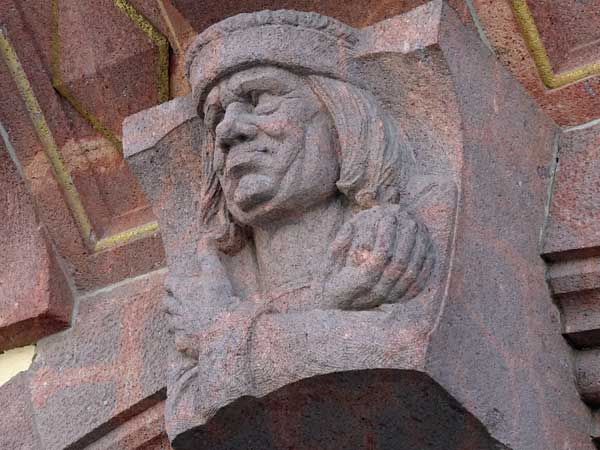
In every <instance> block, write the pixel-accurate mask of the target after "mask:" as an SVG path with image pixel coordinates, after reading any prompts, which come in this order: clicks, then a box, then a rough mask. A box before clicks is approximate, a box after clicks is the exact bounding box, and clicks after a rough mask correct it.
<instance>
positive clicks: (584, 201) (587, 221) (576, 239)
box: [544, 124, 600, 260]
mask: <svg viewBox="0 0 600 450" xmlns="http://www.w3.org/2000/svg"><path fill="white" fill-rule="evenodd" d="M599 183H600V124H596V125H593V126H590V127H587V128H584V129H575V130H573V131H568V132H565V133H563V134H562V136H561V139H560V143H559V153H558V167H557V171H556V176H555V181H554V188H553V193H552V203H551V205H550V211H549V215H548V225H547V227H546V232H545V233H546V235H545V242H544V254H545V256H546V257H548V258H550V259H552V260H556V259H565V258H573V257H578V258H581V257H586V256H597V255H599V254H600V196H599V195H598V193H599V190H598V186H599Z"/></svg>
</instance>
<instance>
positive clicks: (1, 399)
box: [0, 373, 44, 450]
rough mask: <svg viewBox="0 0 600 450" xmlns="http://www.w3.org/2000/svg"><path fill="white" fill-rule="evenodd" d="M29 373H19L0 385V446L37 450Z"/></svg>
mask: <svg viewBox="0 0 600 450" xmlns="http://www.w3.org/2000/svg"><path fill="white" fill-rule="evenodd" d="M29 378H30V377H29V374H28V373H21V374H19V375H17V376H16V377H14V378H13V379H12V380H10V381H9V382H8V383H6V384H4V385H2V386H0V411H2V414H0V448H2V449H7V450H8V449H10V450H39V449H41V448H44V447H43V445H42V442H41V440H40V437H39V435H38V432H37V429H36V426H35V421H34V419H33V414H32V413H33V409H32V405H31V394H30V388H29Z"/></svg>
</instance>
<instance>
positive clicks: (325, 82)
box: [187, 11, 414, 253]
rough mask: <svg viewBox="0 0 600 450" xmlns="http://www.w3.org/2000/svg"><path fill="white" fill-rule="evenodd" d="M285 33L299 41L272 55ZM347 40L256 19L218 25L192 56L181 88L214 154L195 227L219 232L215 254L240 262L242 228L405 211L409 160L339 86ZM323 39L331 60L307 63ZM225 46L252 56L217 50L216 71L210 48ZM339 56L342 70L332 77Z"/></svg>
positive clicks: (297, 22)
mask: <svg viewBox="0 0 600 450" xmlns="http://www.w3.org/2000/svg"><path fill="white" fill-rule="evenodd" d="M283 31H286V32H289V33H291V35H297V36H296V38H297V39H290V37H289V36H288V37H286V40H285V45H281V46H276V47H274V45H276V44H277V41H276V40H273V36H272V33H281V32H283ZM270 33H271V34H270ZM263 34H265V36H263ZM353 34H354V30H353V29H351V28H349V27H346V26H345V25H343V24H341V23H339V22H337V21H335V20H334V19H331V18H326V17H323V16H320V15H318V14H313V13H301V12H291V11H275V12H271V11H264V12H261V13H257V14H247V15H240V16H236V17H235V18H234V19H229V20H226V21H224V22H221V23H220V24H218V25H216V26H215V27H213V28H211V29H210V30H208V31H207V32H205V33H203V34H202V35H200V36H199V37H198V38H197V39H196V41H195V42H194V43H193V44H192V45H191V47H190V50H189V51H188V66H187V68H188V77H189V79H190V81H191V83H192V87H193V95H194V98H195V99H196V101H197V102H198V104H197V107H198V112H199V115H200V116H201V117H202V118H203V119H204V123H205V126H206V130H208V132H209V133H210V135H211V138H210V139H209V142H210V144H212V145H210V144H209V148H207V149H206V153H205V157H206V163H205V169H206V172H205V173H204V174H203V179H204V180H205V184H204V185H205V188H206V189H205V190H204V193H203V196H202V197H203V198H202V201H201V204H202V206H203V208H202V213H203V220H204V221H205V223H206V224H207V225H212V226H213V227H214V226H217V228H218V229H217V230H215V228H213V229H212V231H213V232H215V231H216V233H217V235H218V237H219V239H218V242H219V245H220V248H221V250H223V251H225V252H227V253H234V252H235V251H237V250H239V247H240V244H243V237H242V235H243V233H241V230H240V227H244V226H249V227H252V226H259V225H261V224H265V223H269V222H273V221H278V220H282V219H283V220H286V219H288V218H290V217H294V216H296V217H297V216H298V215H301V214H302V212H303V211H304V210H306V209H310V208H312V207H314V206H315V205H316V204H319V203H322V202H327V201H330V200H331V198H332V197H335V196H337V195H342V196H343V197H344V201H345V202H346V203H347V205H348V206H349V207H350V208H352V209H354V210H360V209H366V208H370V207H373V206H376V205H380V204H386V203H388V204H390V203H391V204H397V203H399V202H400V200H401V199H402V196H403V191H404V189H405V187H406V184H407V181H408V173H409V171H410V165H411V164H413V163H414V157H413V155H412V151H411V149H410V147H409V145H408V143H407V141H406V139H405V136H404V135H403V133H402V131H401V130H400V127H399V125H398V123H397V122H395V121H394V120H393V119H392V118H391V117H390V116H389V115H388V114H387V113H386V112H385V111H384V110H383V109H382V108H381V107H380V105H379V103H378V101H377V100H376V99H375V98H374V96H373V95H372V94H371V93H370V92H368V91H367V90H365V89H362V88H361V87H359V86H357V85H355V84H353V83H351V82H349V81H346V80H344V78H348V76H345V75H344V73H343V72H344V66H347V65H348V64H347V63H346V62H345V57H344V56H343V53H344V52H347V53H348V55H349V54H350V53H351V49H350V46H351V45H353V43H354V42H355V41H356V37H355V36H353ZM267 36H268V38H267ZM263 38H264V39H263ZM323 38H325V39H326V40H327V41H329V42H328V44H330V45H329V46H328V51H327V52H317V53H315V52H314V49H313V50H312V52H311V54H310V55H308V54H307V51H308V49H307V47H306V43H307V42H311V41H313V42H320V40H323ZM232 41H233V42H234V43H239V45H240V46H242V47H243V46H247V45H253V44H256V45H257V47H258V49H256V50H253V51H252V52H243V53H240V52H239V51H238V52H235V53H229V52H228V51H227V52H226V51H224V50H223V51H222V53H221V50H220V51H219V53H218V54H217V55H218V56H217V58H216V61H215V59H214V56H215V55H214V48H215V46H218V45H219V44H220V43H223V44H224V45H225V46H226V47H227V48H229V46H233V45H235V44H232ZM265 47H267V48H265ZM336 49H338V50H339V53H338V54H337V57H338V58H339V66H337V67H329V66H331V60H330V58H331V57H332V56H333V55H332V54H331V52H332V50H336ZM336 53H337V52H336ZM206 54H210V55H211V59H212V61H213V63H209V64H206V61H207V59H205V57H204V55H206ZM221 55H222V59H219V56H221ZM286 61H287V62H289V63H288V64H286ZM282 66H284V67H285V68H284V67H282ZM217 224H218V225H217Z"/></svg>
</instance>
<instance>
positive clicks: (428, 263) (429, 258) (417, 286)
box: [402, 242, 435, 301]
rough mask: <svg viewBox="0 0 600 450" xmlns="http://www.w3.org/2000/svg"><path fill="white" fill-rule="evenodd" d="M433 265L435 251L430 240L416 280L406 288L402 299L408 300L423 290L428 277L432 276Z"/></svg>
mask: <svg viewBox="0 0 600 450" xmlns="http://www.w3.org/2000/svg"><path fill="white" fill-rule="evenodd" d="M434 266H435V252H434V249H433V245H432V244H431V242H430V245H429V251H428V252H427V254H426V257H425V262H424V263H423V267H422V268H421V271H420V273H419V275H418V277H417V280H416V281H415V282H414V283H413V285H412V286H411V287H409V288H408V291H407V292H406V293H405V294H404V296H403V297H402V301H408V300H410V299H411V298H414V297H416V296H417V295H418V294H420V293H421V291H423V289H424V288H425V286H427V283H428V282H429V279H430V278H431V276H432V273H433V269H434Z"/></svg>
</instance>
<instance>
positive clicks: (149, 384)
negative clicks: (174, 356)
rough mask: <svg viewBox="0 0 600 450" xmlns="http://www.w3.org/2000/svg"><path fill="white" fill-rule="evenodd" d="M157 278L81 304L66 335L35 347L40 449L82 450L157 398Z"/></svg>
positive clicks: (160, 350)
mask: <svg viewBox="0 0 600 450" xmlns="http://www.w3.org/2000/svg"><path fill="white" fill-rule="evenodd" d="M163 278H164V274H163V273H162V272H154V273H151V274H149V275H145V276H142V277H140V278H137V279H134V280H130V281H127V282H124V283H121V284H118V285H115V286H113V287H111V288H107V289H105V290H100V291H99V292H97V293H95V294H90V295H88V296H86V297H83V298H81V299H80V300H79V306H78V314H77V318H76V321H75V323H74V324H73V327H72V328H71V329H70V330H68V331H66V332H64V333H62V334H60V335H56V336H51V337H50V338H47V339H45V340H44V341H42V342H40V343H39V344H38V354H37V357H36V360H35V362H34V365H33V366H32V368H31V369H30V371H31V377H32V399H33V407H34V409H35V413H34V414H35V420H36V423H37V425H38V429H39V430H40V435H41V436H42V444H43V445H42V446H41V448H44V449H47V450H62V449H64V448H84V447H86V446H87V445H90V444H92V443H94V442H95V441H97V440H98V439H99V438H101V437H102V436H104V435H106V434H107V433H109V432H110V431H112V430H115V429H116V428H118V426H119V425H121V424H123V423H124V422H126V421H127V420H129V419H130V418H132V417H134V416H136V415H138V414H140V413H142V412H144V411H146V410H147V409H148V408H151V407H152V406H154V405H156V404H157V403H159V402H160V400H162V399H163V398H164V395H165V378H164V367H165V364H166V360H165V357H166V352H167V344H168V337H167V331H166V328H165V321H164V316H163V310H162V307H161V299H162V296H163V287H162V283H163Z"/></svg>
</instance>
